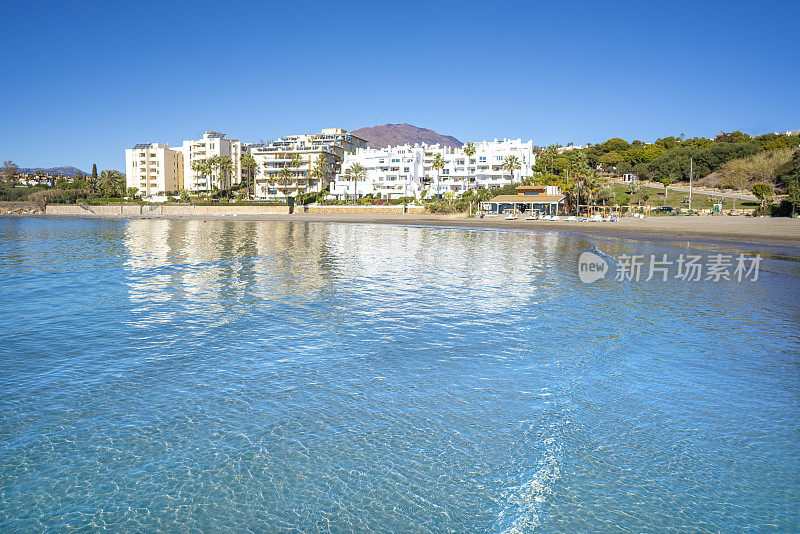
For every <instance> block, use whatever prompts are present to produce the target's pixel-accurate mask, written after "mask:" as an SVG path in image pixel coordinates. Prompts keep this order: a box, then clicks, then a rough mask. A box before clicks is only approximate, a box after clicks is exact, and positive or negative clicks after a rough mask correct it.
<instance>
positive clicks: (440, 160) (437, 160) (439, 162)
mask: <svg viewBox="0 0 800 534" xmlns="http://www.w3.org/2000/svg"><path fill="white" fill-rule="evenodd" d="M433 168H434V169H436V198H439V196H440V194H439V174H440V173H441V171H442V169H444V157H443V156H442V155H441V154H439V153H437V154H436V155H435V156H433Z"/></svg>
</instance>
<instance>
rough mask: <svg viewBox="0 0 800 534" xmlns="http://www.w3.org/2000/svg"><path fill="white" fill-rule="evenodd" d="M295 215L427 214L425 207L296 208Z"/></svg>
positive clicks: (345, 206)
mask: <svg viewBox="0 0 800 534" xmlns="http://www.w3.org/2000/svg"><path fill="white" fill-rule="evenodd" d="M295 213H306V214H309V215H359V214H361V215H367V214H369V215H402V214H403V213H413V214H420V213H425V207H424V206H402V205H399V206H347V205H344V206H296V207H295Z"/></svg>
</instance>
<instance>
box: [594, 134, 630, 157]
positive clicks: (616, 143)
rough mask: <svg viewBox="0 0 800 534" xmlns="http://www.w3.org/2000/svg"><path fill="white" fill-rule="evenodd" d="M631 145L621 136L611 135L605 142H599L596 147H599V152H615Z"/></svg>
mask: <svg viewBox="0 0 800 534" xmlns="http://www.w3.org/2000/svg"><path fill="white" fill-rule="evenodd" d="M630 146H631V145H629V144H628V142H627V141H626V140H625V139H622V138H621V137H612V138H611V139H609V140H608V141H606V142H605V143H601V144H600V145H599V146H598V148H599V149H600V151H601V153H607V152H617V153H622V152H625V151H626V150H628V149H629V148H630Z"/></svg>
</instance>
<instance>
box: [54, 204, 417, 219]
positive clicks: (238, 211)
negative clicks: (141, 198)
mask: <svg viewBox="0 0 800 534" xmlns="http://www.w3.org/2000/svg"><path fill="white" fill-rule="evenodd" d="M45 213H46V214H47V215H57V216H68V217H224V216H232V215H289V213H290V212H289V207H288V206H240V205H232V206H205V205H198V206H195V205H174V204H162V205H147V204H122V203H120V204H105V205H98V206H92V205H89V204H48V205H47V208H46V210H45ZM294 213H295V214H309V215H367V214H368V215H402V214H404V213H408V214H414V215H421V214H423V213H425V207H424V206H322V205H314V206H295V207H294Z"/></svg>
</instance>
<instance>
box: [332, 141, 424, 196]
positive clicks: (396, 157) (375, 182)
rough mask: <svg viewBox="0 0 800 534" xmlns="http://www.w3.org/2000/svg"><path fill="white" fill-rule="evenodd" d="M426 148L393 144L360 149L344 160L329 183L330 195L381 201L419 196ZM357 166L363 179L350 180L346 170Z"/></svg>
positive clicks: (421, 187)
mask: <svg viewBox="0 0 800 534" xmlns="http://www.w3.org/2000/svg"><path fill="white" fill-rule="evenodd" d="M425 150H426V148H425V147H424V146H421V145H397V146H390V147H386V148H364V149H361V150H358V151H357V152H356V153H355V154H348V155H346V156H345V157H344V161H343V163H342V170H341V172H340V173H339V174H338V175H337V176H336V179H335V180H334V181H333V182H331V191H330V194H331V195H332V196H334V197H335V198H338V199H346V198H352V197H353V195H356V196H358V197H363V196H366V195H373V196H378V195H380V197H381V198H389V199H394V198H402V197H406V196H411V197H419V195H420V191H422V190H423V188H424V186H423V178H424V176H425V173H424V161H425ZM354 163H359V164H361V166H362V167H364V169H365V170H366V176H365V177H361V178H360V179H359V180H357V181H356V180H351V179H350V177H349V176H347V170H348V169H349V168H350V167H351V166H352V165H353V164H354Z"/></svg>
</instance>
